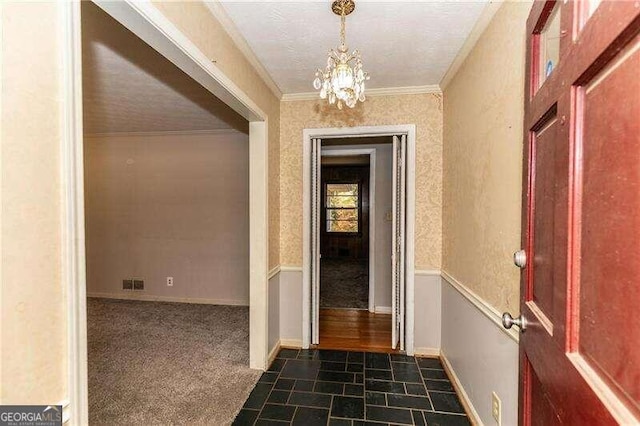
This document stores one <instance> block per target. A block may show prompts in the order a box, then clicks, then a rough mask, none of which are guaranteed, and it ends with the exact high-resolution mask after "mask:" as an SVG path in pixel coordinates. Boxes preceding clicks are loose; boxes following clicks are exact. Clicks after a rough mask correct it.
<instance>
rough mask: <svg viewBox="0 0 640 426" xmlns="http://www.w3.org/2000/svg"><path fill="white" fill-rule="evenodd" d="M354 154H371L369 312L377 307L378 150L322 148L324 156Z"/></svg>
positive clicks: (348, 155) (347, 155)
mask: <svg viewBox="0 0 640 426" xmlns="http://www.w3.org/2000/svg"><path fill="white" fill-rule="evenodd" d="M354 155H368V156H369V312H374V311H375V308H376V304H375V295H376V290H375V288H376V281H375V270H376V268H375V257H376V222H375V220H376V150H375V148H358V149H331V148H324V149H322V157H338V156H340V157H342V156H345V157H350V156H354Z"/></svg>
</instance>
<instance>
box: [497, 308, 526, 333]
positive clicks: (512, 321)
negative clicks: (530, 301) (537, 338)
mask: <svg viewBox="0 0 640 426" xmlns="http://www.w3.org/2000/svg"><path fill="white" fill-rule="evenodd" d="M514 325H515V326H517V327H520V332H521V333H524V332H525V330H526V329H527V321H526V320H525V319H524V317H523V316H522V314H520V316H519V317H517V318H514V317H512V316H511V314H510V313H509V312H505V313H504V314H502V326H503V327H504V328H506V329H507V330H508V329H510V328H511V327H513V326H514Z"/></svg>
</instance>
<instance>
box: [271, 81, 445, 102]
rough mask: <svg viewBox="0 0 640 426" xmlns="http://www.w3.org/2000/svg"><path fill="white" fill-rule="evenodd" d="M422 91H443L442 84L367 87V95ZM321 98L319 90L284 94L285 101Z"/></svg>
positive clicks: (420, 92)
mask: <svg viewBox="0 0 640 426" xmlns="http://www.w3.org/2000/svg"><path fill="white" fill-rule="evenodd" d="M422 93H440V94H441V93H442V90H441V89H440V86H439V85H437V84H429V85H426V86H405V87H381V88H377V89H367V90H366V95H367V97H372V96H394V95H396V96H397V95H417V94H422ZM316 99H319V97H318V92H303V93H286V94H284V95H282V100H283V101H285V102H286V101H313V100H316Z"/></svg>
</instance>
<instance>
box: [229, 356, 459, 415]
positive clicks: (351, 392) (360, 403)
mask: <svg viewBox="0 0 640 426" xmlns="http://www.w3.org/2000/svg"><path fill="white" fill-rule="evenodd" d="M233 424H234V425H309V426H311V425H331V426H334V425H349V426H356V425H382V424H387V425H388V424H393V425H427V426H458V425H470V424H471V423H470V422H469V419H468V418H467V416H466V415H465V412H464V409H463V407H462V404H461V403H460V400H459V399H458V397H457V395H456V394H455V391H454V388H453V386H452V384H451V382H450V381H449V378H448V377H447V374H446V372H445V371H444V368H443V366H442V364H441V363H440V360H439V359H437V358H414V357H411V356H406V355H400V354H380V353H364V352H347V351H332V350H322V349H310V350H296V349H282V350H281V351H280V353H279V354H278V356H277V357H276V359H275V360H274V361H273V363H272V364H271V367H270V368H269V371H266V372H265V373H264V374H263V375H262V377H261V378H260V380H259V381H258V383H257V384H256V386H255V388H254V389H253V391H252V392H251V394H250V395H249V398H248V399H247V401H246V402H245V403H244V406H243V407H242V410H240V413H239V414H238V416H237V417H236V419H235V421H234V423H233Z"/></svg>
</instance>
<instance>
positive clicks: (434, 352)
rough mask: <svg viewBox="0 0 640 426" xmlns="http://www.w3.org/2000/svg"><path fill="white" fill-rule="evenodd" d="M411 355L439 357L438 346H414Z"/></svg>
mask: <svg viewBox="0 0 640 426" xmlns="http://www.w3.org/2000/svg"><path fill="white" fill-rule="evenodd" d="M413 355H414V356H416V357H423V358H440V349H438V348H414V351H413Z"/></svg>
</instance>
